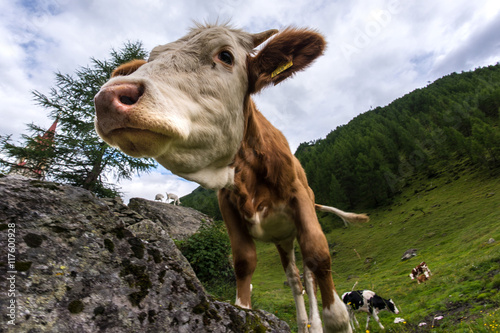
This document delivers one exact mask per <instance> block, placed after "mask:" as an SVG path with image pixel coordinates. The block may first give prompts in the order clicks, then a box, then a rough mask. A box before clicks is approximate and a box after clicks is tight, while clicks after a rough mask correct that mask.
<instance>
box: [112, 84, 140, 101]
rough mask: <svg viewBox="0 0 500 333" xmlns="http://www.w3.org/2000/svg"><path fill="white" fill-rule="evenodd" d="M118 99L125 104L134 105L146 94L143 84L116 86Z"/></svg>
mask: <svg viewBox="0 0 500 333" xmlns="http://www.w3.org/2000/svg"><path fill="white" fill-rule="evenodd" d="M115 89H116V90H115V91H116V93H117V97H118V100H119V101H120V103H122V104H123V105H134V104H135V103H137V101H139V99H140V98H141V96H142V95H143V94H144V86H143V85H142V84H124V85H120V86H117V87H115Z"/></svg>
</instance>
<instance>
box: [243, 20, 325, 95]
mask: <svg viewBox="0 0 500 333" xmlns="http://www.w3.org/2000/svg"><path fill="white" fill-rule="evenodd" d="M325 47H326V41H325V39H324V38H323V36H322V35H321V34H319V33H318V32H316V31H314V30H310V29H297V28H287V29H285V30H283V31H282V32H281V33H279V34H278V35H276V37H274V38H273V39H272V40H271V41H269V43H268V44H267V45H265V46H264V47H263V48H262V50H261V51H260V52H259V53H258V54H257V55H256V56H255V57H250V58H249V60H248V77H249V92H250V93H255V92H258V91H260V90H261V89H262V88H264V87H265V86H267V85H269V84H271V83H273V84H274V85H276V84H278V83H280V82H281V81H283V80H284V79H286V78H288V77H290V76H292V75H293V74H294V73H296V72H298V71H300V70H303V69H305V68H306V67H307V66H309V65H310V64H311V63H312V62H313V61H314V60H315V59H316V58H317V57H319V56H320V55H322V54H323V51H324V50H325Z"/></svg>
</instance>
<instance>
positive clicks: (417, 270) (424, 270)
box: [410, 261, 431, 283]
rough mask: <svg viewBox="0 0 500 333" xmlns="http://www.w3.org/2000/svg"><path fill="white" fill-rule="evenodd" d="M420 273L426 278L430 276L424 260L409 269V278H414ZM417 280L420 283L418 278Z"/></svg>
mask: <svg viewBox="0 0 500 333" xmlns="http://www.w3.org/2000/svg"><path fill="white" fill-rule="evenodd" d="M422 274H424V275H425V277H426V278H427V279H429V278H430V276H431V270H430V269H429V267H428V266H427V264H426V263H425V261H422V262H421V263H420V264H418V266H417V267H415V268H414V269H412V270H411V273H410V278H411V279H412V280H414V279H416V278H417V277H418V276H419V275H422ZM417 281H418V283H420V281H419V280H417Z"/></svg>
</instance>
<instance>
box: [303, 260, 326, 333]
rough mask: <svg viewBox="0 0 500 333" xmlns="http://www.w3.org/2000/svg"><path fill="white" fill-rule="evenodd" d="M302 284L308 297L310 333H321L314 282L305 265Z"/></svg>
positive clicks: (311, 273) (312, 275)
mask: <svg viewBox="0 0 500 333" xmlns="http://www.w3.org/2000/svg"><path fill="white" fill-rule="evenodd" d="M304 282H305V285H306V292H307V296H308V297H309V322H310V323H311V332H322V331H323V329H322V328H321V317H320V316H319V310H318V301H317V298H316V290H317V288H316V280H315V278H314V274H313V272H312V271H311V270H310V269H309V267H307V265H304Z"/></svg>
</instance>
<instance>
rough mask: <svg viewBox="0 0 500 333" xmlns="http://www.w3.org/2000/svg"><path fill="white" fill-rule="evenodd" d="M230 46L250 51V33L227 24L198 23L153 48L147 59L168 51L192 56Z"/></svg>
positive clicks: (236, 51) (151, 59)
mask: <svg viewBox="0 0 500 333" xmlns="http://www.w3.org/2000/svg"><path fill="white" fill-rule="evenodd" d="M220 48H230V49H232V50H233V52H235V53H237V54H239V55H242V54H247V53H250V52H252V49H253V39H252V35H251V34H249V33H247V32H245V31H243V30H238V29H233V28H231V27H229V26H227V25H204V26H202V25H198V26H196V27H195V28H193V29H191V31H190V32H189V33H188V34H187V35H186V36H184V37H182V38H180V39H178V40H177V41H175V42H171V43H168V44H164V45H159V46H156V47H155V48H153V50H152V51H151V53H150V55H149V60H148V61H153V60H154V59H155V58H157V57H158V56H159V55H160V54H162V53H165V52H170V51H180V52H186V53H188V54H190V55H192V56H200V55H202V54H204V53H210V52H214V51H218V50H219V49H220Z"/></svg>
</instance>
